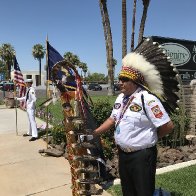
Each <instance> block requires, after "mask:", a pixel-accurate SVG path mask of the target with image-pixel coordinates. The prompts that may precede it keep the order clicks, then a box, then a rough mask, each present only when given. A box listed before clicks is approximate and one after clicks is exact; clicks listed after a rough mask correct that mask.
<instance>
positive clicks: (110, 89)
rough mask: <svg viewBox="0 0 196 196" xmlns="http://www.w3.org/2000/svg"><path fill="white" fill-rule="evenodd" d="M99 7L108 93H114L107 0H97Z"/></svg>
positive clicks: (111, 44) (111, 45)
mask: <svg viewBox="0 0 196 196" xmlns="http://www.w3.org/2000/svg"><path fill="white" fill-rule="evenodd" d="M99 7H100V11H101V16H102V24H103V29H104V37H105V45H106V53H107V65H108V86H109V87H108V95H114V73H113V43H112V32H111V27H110V20H109V14H108V10H107V0H99Z"/></svg>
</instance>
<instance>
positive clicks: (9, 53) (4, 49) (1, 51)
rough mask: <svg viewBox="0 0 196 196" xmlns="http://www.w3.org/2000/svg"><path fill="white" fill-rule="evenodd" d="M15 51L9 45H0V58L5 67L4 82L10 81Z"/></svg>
mask: <svg viewBox="0 0 196 196" xmlns="http://www.w3.org/2000/svg"><path fill="white" fill-rule="evenodd" d="M14 54H15V50H14V47H13V46H12V45H11V44H2V46H1V47H0V57H1V59H2V61H3V63H4V64H5V66H6V69H7V71H6V80H9V79H11V67H12V65H13V59H14Z"/></svg>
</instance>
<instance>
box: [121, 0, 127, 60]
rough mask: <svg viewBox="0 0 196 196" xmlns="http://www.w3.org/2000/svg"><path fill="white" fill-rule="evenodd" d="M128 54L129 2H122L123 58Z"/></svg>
mask: <svg viewBox="0 0 196 196" xmlns="http://www.w3.org/2000/svg"><path fill="white" fill-rule="evenodd" d="M126 54H127V1H126V0H122V58H123V57H124V56H125V55H126Z"/></svg>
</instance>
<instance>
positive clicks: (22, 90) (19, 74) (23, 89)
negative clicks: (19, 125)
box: [14, 57, 26, 109]
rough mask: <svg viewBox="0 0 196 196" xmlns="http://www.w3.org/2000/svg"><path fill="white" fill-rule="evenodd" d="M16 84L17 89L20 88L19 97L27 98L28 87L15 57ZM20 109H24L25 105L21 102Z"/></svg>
mask: <svg viewBox="0 0 196 196" xmlns="http://www.w3.org/2000/svg"><path fill="white" fill-rule="evenodd" d="M14 83H15V85H16V87H18V96H19V97H23V96H25V94H26V85H25V81H24V78H23V75H22V72H21V70H20V67H19V64H18V62H17V59H16V57H14ZM20 107H22V108H23V109H24V107H25V103H24V102H21V103H20Z"/></svg>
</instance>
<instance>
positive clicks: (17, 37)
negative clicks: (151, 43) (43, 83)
mask: <svg viewBox="0 0 196 196" xmlns="http://www.w3.org/2000/svg"><path fill="white" fill-rule="evenodd" d="M0 4H1V11H0V18H1V24H0V26H1V27H0V29H1V30H0V45H1V44H2V43H10V44H11V45H12V46H13V47H14V49H15V50H16V56H17V60H18V62H19V64H20V68H21V70H22V71H23V70H24V71H27V70H33V71H36V70H38V69H39V68H38V67H39V66H38V61H37V60H35V59H34V58H33V56H32V47H33V46H34V45H35V44H38V43H39V44H42V45H44V46H45V40H46V36H47V35H48V39H49V42H50V44H51V45H52V46H53V47H54V48H55V49H56V50H58V51H59V53H60V54H61V55H63V54H64V53H65V52H68V51H70V52H72V53H74V54H76V55H78V56H79V58H80V60H81V61H82V62H84V63H87V66H88V69H89V71H90V72H91V73H94V72H98V73H104V74H107V68H106V50H105V41H104V34H103V27H102V20H101V15H100V9H99V1H98V0H57V1H52V0H17V1H16V0H1V1H0ZM132 4H133V2H132V1H130V0H128V1H127V17H128V21H127V23H128V25H129V27H128V35H127V37H128V43H127V45H128V51H129V46H130V37H131V22H132ZM195 8H196V1H195V0H188V1H185V0H184V1H183V0H159V1H158V0H151V3H150V6H149V11H148V17H147V21H146V27H145V32H144V36H151V35H156V36H162V37H172V38H178V39H187V40H194V41H195V40H196V26H195V21H196V12H195ZM108 11H109V15H110V21H111V28H112V36H113V47H114V58H115V59H116V60H117V66H116V74H117V73H118V72H119V70H120V68H121V56H122V50H121V42H122V41H121V40H122V36H121V31H122V30H121V28H122V27H121V21H122V20H121V0H108ZM141 14H142V0H138V3H137V21H136V37H137V35H138V34H137V33H138V28H139V22H140V19H141ZM45 64H46V61H45V59H43V60H42V67H44V65H45Z"/></svg>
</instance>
